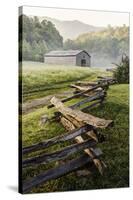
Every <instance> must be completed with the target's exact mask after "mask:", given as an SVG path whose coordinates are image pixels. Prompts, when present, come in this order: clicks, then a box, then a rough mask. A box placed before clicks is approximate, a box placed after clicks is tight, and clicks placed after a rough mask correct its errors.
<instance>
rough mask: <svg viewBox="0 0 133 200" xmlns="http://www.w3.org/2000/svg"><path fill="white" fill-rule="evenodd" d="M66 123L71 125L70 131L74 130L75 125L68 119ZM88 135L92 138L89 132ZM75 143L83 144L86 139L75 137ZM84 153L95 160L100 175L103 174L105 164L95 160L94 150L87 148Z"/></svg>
mask: <svg viewBox="0 0 133 200" xmlns="http://www.w3.org/2000/svg"><path fill="white" fill-rule="evenodd" d="M61 122H62V121H61ZM66 122H67V123H69V124H71V126H70V127H68V126H67V127H66V128H68V130H72V129H71V127H72V125H73V123H72V122H70V121H69V120H68V119H65V123H66ZM63 125H65V124H63ZM78 126H80V125H78ZM86 134H88V135H89V136H90V137H92V135H90V134H91V133H90V134H89V132H87V133H86ZM93 134H95V132H93ZM92 138H93V139H94V135H93V137H92ZM95 140H96V141H97V137H96V138H95ZM75 141H76V142H77V143H82V142H84V139H83V138H82V137H81V136H77V137H75ZM84 152H85V153H86V154H88V155H89V156H90V157H91V158H92V159H93V162H94V164H95V166H96V167H97V168H98V170H99V172H100V174H103V163H102V162H101V161H100V160H99V159H96V158H95V155H94V152H93V148H91V149H89V148H86V149H84Z"/></svg>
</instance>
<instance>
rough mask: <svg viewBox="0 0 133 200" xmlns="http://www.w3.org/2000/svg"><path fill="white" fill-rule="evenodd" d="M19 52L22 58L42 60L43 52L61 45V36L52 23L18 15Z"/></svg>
mask: <svg viewBox="0 0 133 200" xmlns="http://www.w3.org/2000/svg"><path fill="white" fill-rule="evenodd" d="M19 43H20V49H19V53H20V55H22V58H23V60H33V61H43V57H44V53H46V52H48V51H49V50H51V49H59V48H62V46H63V38H62V36H61V35H60V34H59V32H58V31H57V29H56V28H55V26H54V24H52V23H51V22H49V21H47V20H43V21H42V22H40V21H39V19H38V17H34V18H31V17H28V16H26V15H21V16H20V17H19Z"/></svg>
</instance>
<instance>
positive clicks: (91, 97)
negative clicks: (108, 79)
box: [69, 92, 105, 109]
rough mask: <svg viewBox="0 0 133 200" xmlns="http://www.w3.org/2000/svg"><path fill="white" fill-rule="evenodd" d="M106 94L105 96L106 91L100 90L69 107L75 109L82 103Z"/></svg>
mask: <svg viewBox="0 0 133 200" xmlns="http://www.w3.org/2000/svg"><path fill="white" fill-rule="evenodd" d="M104 96H105V94H104V92H98V93H97V94H96V95H93V96H90V97H87V98H85V99H83V100H81V101H79V102H78V103H75V104H73V105H72V106H69V108H72V109H75V108H77V107H80V106H81V105H83V104H85V103H89V102H91V101H95V100H98V99H102V98H103V97H104Z"/></svg>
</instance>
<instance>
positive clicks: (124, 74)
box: [113, 54, 129, 83]
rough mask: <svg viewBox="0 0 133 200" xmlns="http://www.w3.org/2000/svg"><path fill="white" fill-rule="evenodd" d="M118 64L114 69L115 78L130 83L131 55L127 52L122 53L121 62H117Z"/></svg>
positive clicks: (119, 81) (120, 81)
mask: <svg viewBox="0 0 133 200" xmlns="http://www.w3.org/2000/svg"><path fill="white" fill-rule="evenodd" d="M115 65H116V66H117V68H116V70H115V71H114V74H113V76H114V78H115V79H116V80H117V82H118V83H129V57H128V56H127V55H125V54H123V55H122V58H121V62H120V64H115Z"/></svg>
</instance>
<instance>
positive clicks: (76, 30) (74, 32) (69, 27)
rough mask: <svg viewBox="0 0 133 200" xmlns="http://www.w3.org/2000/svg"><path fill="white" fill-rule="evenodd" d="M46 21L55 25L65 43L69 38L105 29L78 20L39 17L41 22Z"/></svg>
mask: <svg viewBox="0 0 133 200" xmlns="http://www.w3.org/2000/svg"><path fill="white" fill-rule="evenodd" d="M32 17H33V16H32ZM44 19H45V20H48V21H51V22H52V23H53V24H54V25H55V27H56V28H57V30H58V31H59V32H60V34H61V35H62V36H63V39H64V41H65V40H66V39H68V38H70V39H75V38H77V37H78V36H79V35H80V34H83V33H88V32H97V31H100V30H103V29H104V27H96V26H92V25H88V24H85V23H83V22H81V21H78V20H73V21H61V20H58V19H54V18H50V17H39V20H40V21H43V20H44Z"/></svg>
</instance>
